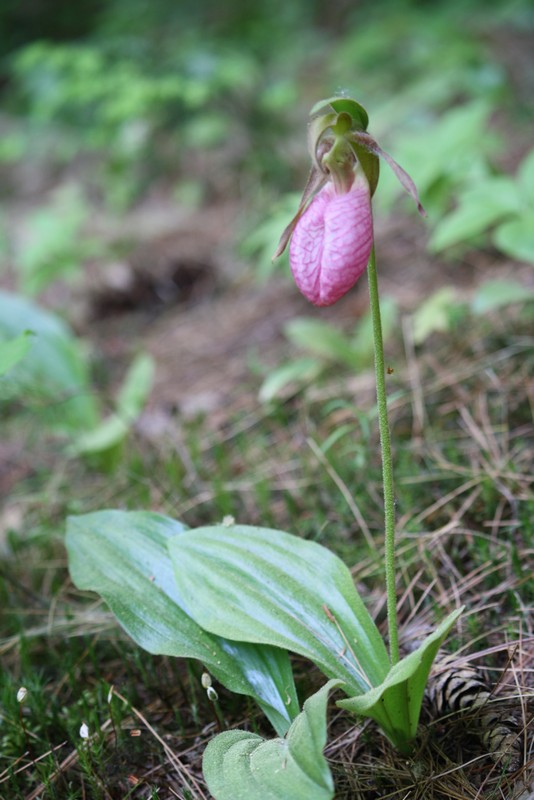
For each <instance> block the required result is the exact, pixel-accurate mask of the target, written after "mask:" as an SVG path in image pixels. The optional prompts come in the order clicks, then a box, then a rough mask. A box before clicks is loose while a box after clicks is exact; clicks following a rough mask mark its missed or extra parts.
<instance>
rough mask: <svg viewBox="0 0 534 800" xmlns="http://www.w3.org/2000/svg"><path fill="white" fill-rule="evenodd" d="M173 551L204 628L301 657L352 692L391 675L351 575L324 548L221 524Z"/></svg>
mask: <svg viewBox="0 0 534 800" xmlns="http://www.w3.org/2000/svg"><path fill="white" fill-rule="evenodd" d="M169 549H170V553H171V558H172V560H173V563H174V567H175V574H176V581H177V584H178V586H179V588H180V591H181V593H182V595H183V597H184V598H186V600H187V604H188V608H189V609H190V611H191V614H192V615H193V617H194V619H195V620H196V621H197V622H198V624H199V625H200V626H201V627H202V628H204V629H205V630H207V631H210V632H211V633H215V634H217V635H219V636H225V637H227V638H228V639H236V640H238V641H244V642H258V643H263V644H270V645H274V646H276V647H281V648H284V649H288V650H292V651H293V652H295V653H300V654H301V655H303V656H306V657H307V658H309V659H310V660H312V661H314V662H315V663H316V664H317V665H318V666H319V667H320V669H322V670H323V672H324V673H325V674H326V675H327V676H328V677H332V678H339V679H340V680H343V681H344V682H345V683H346V684H347V686H346V689H347V691H348V692H349V693H351V694H361V693H362V692H364V691H366V690H367V689H368V688H369V687H370V686H377V685H378V684H380V683H381V682H382V681H383V680H384V678H385V677H386V674H387V672H388V669H389V657H388V654H387V652H386V648H385V646H384V643H383V641H382V638H381V636H380V633H379V631H378V629H377V627H376V625H375V624H374V622H373V620H372V619H371V617H370V615H369V613H368V611H367V609H366V608H365V606H364V604H363V602H362V600H361V598H360V596H359V595H358V594H357V592H356V589H355V587H354V583H353V580H352V577H351V574H350V572H349V570H348V569H347V567H346V566H345V564H344V563H343V562H342V561H341V560H340V559H339V558H337V556H335V555H334V554H333V553H331V552H330V551H329V550H327V549H326V548H324V547H322V546H321V545H319V544H316V543H315V542H309V541H306V540H304V539H301V538H299V537H298V536H291V535H290V534H288V533H284V532H282V531H276V530H270V529H267V528H256V527H252V526H248V525H232V526H224V525H218V526H212V527H206V528H198V529H195V530H190V531H185V532H184V533H182V534H181V535H180V536H177V537H175V538H174V539H172V540H171V541H170V543H169Z"/></svg>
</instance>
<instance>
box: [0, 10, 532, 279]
mask: <svg viewBox="0 0 534 800" xmlns="http://www.w3.org/2000/svg"><path fill="white" fill-rule="evenodd" d="M0 43H1V44H0V47H1V48H2V49H1V50H0V86H1V92H2V100H3V102H2V107H3V109H4V110H3V112H2V115H1V116H0V129H1V132H2V138H1V142H0V165H2V163H3V165H4V168H6V169H5V170H4V172H5V177H4V180H3V187H4V188H3V190H1V191H2V195H3V196H2V195H0V203H1V204H2V205H4V204H5V203H7V202H8V198H9V193H11V194H12V193H13V192H15V193H16V194H18V195H19V196H20V194H21V192H22V193H23V194H24V192H26V194H29V195H30V196H31V195H32V191H33V193H34V194H35V193H36V187H35V182H34V183H32V182H31V181H26V183H24V182H23V181H21V180H20V175H21V169H16V168H15V167H16V166H17V165H18V166H19V167H21V166H22V167H24V172H23V174H26V175H27V174H28V172H29V171H31V168H32V165H33V166H35V167H36V168H37V167H39V166H40V167H41V168H42V169H45V170H46V172H47V174H48V177H49V184H50V182H51V183H52V184H53V185H54V189H55V190H56V192H55V194H54V195H52V196H49V197H47V198H46V202H45V203H43V205H42V207H41V208H37V209H36V208H33V209H32V210H31V212H28V213H29V218H28V223H27V226H26V227H27V229H28V230H29V231H30V234H31V238H32V239H33V241H34V245H33V247H32V246H31V245H27V246H23V247H22V249H21V248H20V247H19V246H18V244H17V242H16V241H13V236H12V235H11V234H10V232H9V231H6V225H5V224H4V226H2V210H1V208H0V233H1V235H0V256H1V253H2V251H3V252H4V254H5V253H6V252H7V253H8V254H9V255H11V257H12V259H14V260H15V261H16V262H17V266H16V269H15V272H16V274H17V275H19V274H20V278H19V279H17V281H16V283H17V287H18V288H19V289H22V290H23V291H24V292H29V293H31V294H38V293H39V291H41V290H42V289H44V288H45V287H46V284H47V282H50V281H53V280H54V279H56V278H57V277H61V276H65V275H66V274H67V273H70V274H74V273H75V272H76V270H79V269H81V268H82V267H83V262H84V260H86V259H87V258H88V257H91V256H94V254H95V252H94V248H95V245H94V244H92V243H91V242H88V241H87V238H84V235H83V222H84V219H85V218H88V217H90V214H91V209H92V208H94V207H97V208H99V209H104V210H105V211H106V213H110V214H116V215H118V216H120V215H121V214H125V213H126V212H127V211H128V210H129V209H130V208H131V207H132V206H135V205H136V204H139V203H140V202H142V201H143V199H144V198H146V197H147V196H149V195H150V194H151V193H154V192H161V191H166V192H167V193H168V196H170V197H171V198H172V199H173V201H177V202H180V203H182V204H184V205H190V206H193V207H194V206H197V207H198V206H201V205H202V204H206V203H209V202H216V201H221V200H222V201H226V200H235V201H236V202H238V203H241V204H242V206H243V208H244V209H246V212H245V218H246V219H245V222H244V225H243V228H242V229H240V230H239V231H237V236H236V239H239V242H236V246H238V248H239V249H240V252H241V255H243V256H244V257H245V258H246V259H247V260H250V261H254V263H255V267H256V268H258V269H259V274H260V275H268V274H269V273H270V271H271V270H272V269H273V267H272V266H271V261H270V256H271V253H272V250H273V242H274V243H276V237H277V235H278V233H279V231H280V230H281V229H282V228H283V227H284V225H285V222H284V220H287V215H288V209H291V208H294V204H295V196H294V195H293V194H291V192H295V190H296V189H297V190H298V188H299V187H300V186H301V184H302V180H303V178H304V175H305V173H306V171H307V160H308V159H307V153H306V151H305V145H304V129H303V126H304V122H305V120H306V118H307V113H308V109H309V108H310V106H311V105H312V104H313V103H314V102H315V101H316V100H317V98H318V97H321V96H329V95H331V94H332V93H333V92H337V91H342V92H348V93H350V94H351V95H353V96H355V97H357V98H358V100H359V101H361V102H362V103H363V105H364V106H366V107H367V108H368V110H369V112H370V116H371V126H370V129H371V131H372V133H373V134H374V135H375V136H376V137H378V138H380V140H381V141H382V142H383V144H384V146H385V147H386V149H390V150H392V151H394V152H395V157H396V158H397V159H398V160H399V162H400V163H402V164H403V166H404V167H405V168H406V169H407V170H408V171H410V172H413V173H414V175H416V177H417V182H418V187H419V190H420V192H421V194H422V197H423V201H424V204H425V206H426V207H427V209H428V211H429V212H430V220H431V230H432V228H433V230H432V234H433V235H432V241H431V246H432V249H433V250H434V251H439V250H448V249H449V248H451V247H452V248H456V252H458V248H462V247H469V246H472V244H473V243H475V244H476V243H477V242H480V241H482V242H484V241H489V237H490V235H491V234H492V231H493V226H494V225H495V224H496V222H499V223H503V224H504V223H507V224H510V223H513V226H512V235H509V234H510V232H509V230H508V231H505V234H506V233H508V235H502V234H501V235H500V236H496V237H495V238H494V240H493V244H494V245H495V246H496V247H498V248H501V249H502V250H503V251H505V252H508V254H510V255H512V256H513V257H519V258H521V259H523V260H525V259H526V260H533V259H534V243H533V242H532V241H531V239H532V237H531V236H529V234H528V231H529V229H530V226H531V222H532V214H533V209H532V200H531V197H528V196H526V194H525V193H523V195H521V192H520V191H519V193H518V192H517V191H516V192H515V195H514V198H513V199H511V200H509V201H508V202H503V203H498V204H497V205H498V208H495V204H494V203H492V202H491V198H492V196H493V197H494V196H495V194H496V193H498V191H499V183H498V181H497V183H494V181H495V179H496V178H499V177H500V176H501V175H503V174H506V175H511V174H513V172H514V171H515V170H516V169H517V167H518V165H519V162H520V160H521V158H523V157H524V156H525V155H526V154H527V146H526V142H527V141H528V138H527V137H528V133H527V131H528V130H529V126H531V124H532V116H533V109H532V105H531V104H530V103H529V98H530V97H531V96H532V89H533V88H534V64H533V59H532V57H531V56H530V53H532V51H533V47H532V45H533V43H534V8H533V7H532V4H531V3H530V2H529V0H512V1H511V2H510V1H509V0H507V1H506V2H505V1H504V0H503V1H501V0H496V2H494V3H492V4H491V5H490V6H488V4H487V3H486V2H484V1H483V0H447V1H446V2H445V1H443V2H432V3H429V2H417V0H380V2H371V0H362V1H361V2H357V3H354V2H347V0H334V1H333V2H332V3H329V5H328V10H326V9H325V6H324V4H323V3H320V2H318V0H292V2H282V0H258V1H257V2H255V3H254V4H250V3H248V2H245V0H232V1H231V2H227V3H225V4H224V5H223V4H220V3H218V2H215V0H199V2H196V3H184V2H172V0H129V2H126V1H125V0H110V1H109V2H104V1H103V0H81V2H80V3H78V4H76V6H75V7H74V6H72V4H68V3H66V2H65V1H64V0H46V2H45V0H24V1H23V2H20V0H5V1H4V3H3V4H2V5H1V8H0ZM512 132H513V135H512ZM518 132H519V135H518ZM10 167H11V168H13V169H11V171H10ZM521 175H522V177H521ZM510 180H511V181H512V182H513V180H514V179H513V178H510ZM518 180H520V181H522V183H523V184H524V183H525V170H523V173H521V174H519V178H518ZM65 182H68V183H69V185H68V186H67V187H65V186H62V184H64V183H65ZM73 182H74V184H75V189H73V188H72V185H70V184H72V183H73ZM492 182H493V183H492ZM479 183H480V184H482V185H483V186H484V187H487V188H488V189H489V190H490V191H484V190H483V191H481V192H479V195H478V196H477V195H476V192H475V200H474V201H473V194H472V193H473V187H476V186H477V184H479ZM49 184H48V186H49ZM493 190H495V191H494V192H493ZM514 191H515V189H513V188H512V189H511V190H510V192H511V194H514ZM481 196H482V197H485V198H488V197H489V198H490V200H489V201H488V202H489V204H490V206H491V207H489V208H488V207H484V206H485V204H484V202H482V203H480V202H479V199H480V197H481ZM398 198H399V187H398V184H397V183H396V181H395V180H394V179H393V178H392V176H391V175H390V174H389V170H387V169H383V170H382V179H381V185H380V191H379V193H378V194H377V198H376V206H377V211H378V213H381V212H382V211H384V212H389V211H390V210H391V209H392V208H397V207H398ZM403 202H404V201H403ZM487 205H488V203H486V206H487ZM406 208H408V206H406ZM479 208H480V212H479V210H478V209H479ZM466 209H467V210H466ZM449 214H456V215H458V214H460V217H461V219H460V222H461V226H460V227H461V232H460V233H452V234H451V232H450V230H451V226H452V227H453V228H454V227H455V226H456V222H457V217H455V216H453V217H452V221H451V220H450V219H448V218H447V216H448V215H449ZM462 214H463V216H462ZM466 215H467V217H468V219H467V221H466V220H465V216H466ZM58 220H59V221H60V223H59V224H58ZM442 220H443V224H444V225H445V231H441V230H440V225H441V224H442ZM517 236H519V238H520V239H521V245H520V247H515V248H514V240H515V238H516V237H517ZM35 242H37V246H36V245H35ZM510 242H512V244H511V245H510ZM40 254H41V255H40ZM37 273H38V274H37Z"/></svg>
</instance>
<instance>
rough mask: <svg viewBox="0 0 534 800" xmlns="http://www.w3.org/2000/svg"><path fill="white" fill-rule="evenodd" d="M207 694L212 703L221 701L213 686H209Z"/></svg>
mask: <svg viewBox="0 0 534 800" xmlns="http://www.w3.org/2000/svg"><path fill="white" fill-rule="evenodd" d="M206 694H207V695H208V700H211V702H212V703H214V702H215V701H216V700H218V699H219V695H218V694H217V692H216V691H215V689H214V688H213V686H208V688H207V689H206Z"/></svg>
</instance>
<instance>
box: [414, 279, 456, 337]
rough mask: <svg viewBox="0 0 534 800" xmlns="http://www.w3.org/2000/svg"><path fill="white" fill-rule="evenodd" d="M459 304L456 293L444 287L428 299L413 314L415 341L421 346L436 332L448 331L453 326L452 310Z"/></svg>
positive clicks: (448, 287)
mask: <svg viewBox="0 0 534 800" xmlns="http://www.w3.org/2000/svg"><path fill="white" fill-rule="evenodd" d="M457 304H458V299H457V297H456V292H455V290H454V289H453V288H452V287H451V286H444V287H443V288H442V289H438V291H437V292H434V293H433V294H431V295H430V297H427V298H426V299H425V300H423V302H422V303H421V305H420V306H419V308H418V309H417V311H414V313H413V314H412V324H413V339H414V342H415V344H421V342H424V341H425V339H427V338H428V336H430V334H431V333H434V332H435V331H448V330H449V328H450V326H451V314H450V312H451V309H452V308H453V307H454V306H455V305H457Z"/></svg>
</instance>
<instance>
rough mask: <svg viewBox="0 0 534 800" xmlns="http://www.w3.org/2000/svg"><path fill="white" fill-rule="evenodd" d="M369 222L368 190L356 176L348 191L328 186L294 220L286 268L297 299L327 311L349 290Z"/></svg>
mask: <svg viewBox="0 0 534 800" xmlns="http://www.w3.org/2000/svg"><path fill="white" fill-rule="evenodd" d="M372 245H373V217H372V212H371V198H370V195H369V185H368V183H367V180H366V179H365V177H363V176H361V175H360V176H357V177H356V179H355V181H354V183H353V185H352V188H351V190H350V192H347V193H346V194H336V193H335V190H334V185H333V184H332V183H328V184H327V185H326V186H325V187H324V188H323V189H321V191H320V192H319V193H318V194H317V195H316V196H315V197H314V199H313V200H312V202H311V203H310V205H309V206H308V208H307V209H306V211H305V212H304V214H303V215H302V217H301V218H300V219H299V221H298V223H297V225H296V227H295V230H294V231H293V236H292V237H291V244H290V248H289V263H290V265H291V271H292V273H293V277H294V278H295V282H296V284H297V286H298V288H299V289H300V291H301V292H302V294H303V295H304V296H305V297H306V298H307V299H308V300H309V301H310V302H311V303H313V304H314V305H316V306H331V305H332V304H333V303H335V302H337V300H339V299H340V298H341V297H343V295H344V294H346V293H347V292H348V291H349V289H351V288H352V287H353V286H354V284H355V283H356V281H357V280H358V278H359V277H360V276H361V274H362V273H363V271H364V270H365V268H366V266H367V262H368V261H369V256H370V254H371V247H372Z"/></svg>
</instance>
